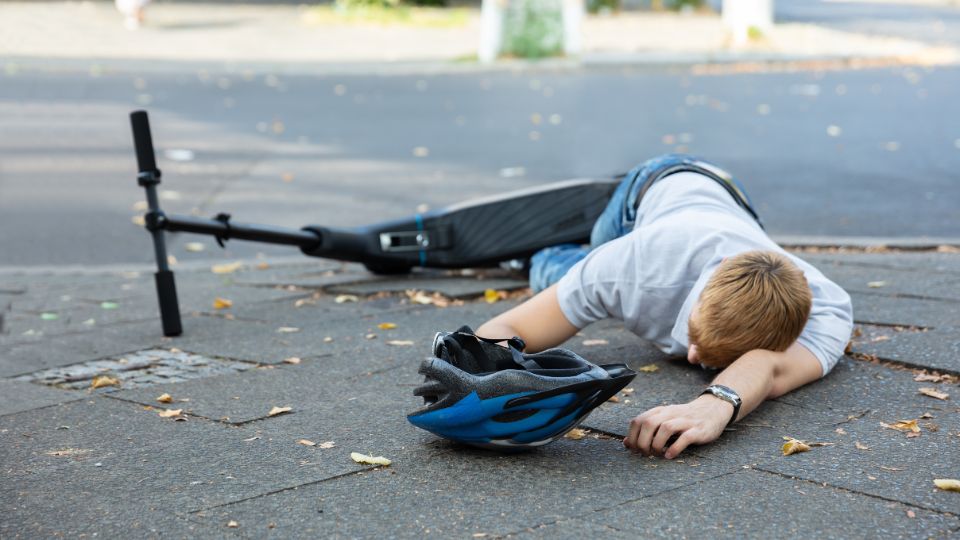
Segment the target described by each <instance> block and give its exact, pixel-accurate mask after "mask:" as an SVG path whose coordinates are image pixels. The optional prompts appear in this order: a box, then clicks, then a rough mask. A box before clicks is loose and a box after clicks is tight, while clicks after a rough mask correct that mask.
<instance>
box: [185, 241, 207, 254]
mask: <svg viewBox="0 0 960 540" xmlns="http://www.w3.org/2000/svg"><path fill="white" fill-rule="evenodd" d="M183 247H184V248H185V249H186V250H187V251H189V252H192V253H199V252H201V251H203V250H204V248H205V247H206V246H204V245H203V244H202V243H201V242H187V243H186V244H185V245H184V246H183Z"/></svg>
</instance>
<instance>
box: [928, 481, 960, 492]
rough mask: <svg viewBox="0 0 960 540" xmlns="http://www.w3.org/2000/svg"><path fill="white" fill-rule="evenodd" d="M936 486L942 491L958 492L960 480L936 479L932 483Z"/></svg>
mask: <svg viewBox="0 0 960 540" xmlns="http://www.w3.org/2000/svg"><path fill="white" fill-rule="evenodd" d="M933 483H934V484H936V486H937V487H938V488H940V489H942V490H944V491H957V492H960V480H954V479H953V478H937V479H935V480H934V481H933Z"/></svg>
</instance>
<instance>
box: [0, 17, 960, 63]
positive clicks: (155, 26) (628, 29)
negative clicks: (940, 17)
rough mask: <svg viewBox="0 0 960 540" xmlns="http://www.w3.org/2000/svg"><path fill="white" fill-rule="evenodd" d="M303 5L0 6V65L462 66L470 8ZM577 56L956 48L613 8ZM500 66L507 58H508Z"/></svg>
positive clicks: (841, 53)
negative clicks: (416, 19) (390, 15)
mask: <svg viewBox="0 0 960 540" xmlns="http://www.w3.org/2000/svg"><path fill="white" fill-rule="evenodd" d="M311 13H312V12H311V11H310V10H309V8H306V7H304V6H269V5H230V6H229V7H227V6H225V5H223V4H193V3H189V4H188V3H175V4H156V5H151V6H149V8H148V11H147V17H148V18H147V24H146V25H145V26H144V27H143V28H141V29H140V30H138V31H128V30H126V29H124V27H123V24H122V18H121V16H120V14H119V13H118V12H117V11H116V9H115V8H114V7H113V4H112V3H107V2H82V3H76V2H49V3H48V2H42V3H40V2H4V3H0V62H5V63H6V64H7V69H8V70H9V69H18V67H20V66H21V65H28V66H32V65H36V64H40V65H47V66H54V67H57V66H64V65H66V66H76V65H81V66H82V67H83V68H84V69H87V68H91V69H102V66H100V64H102V63H111V64H118V63H119V64H124V63H127V64H131V65H136V66H138V67H143V66H144V64H148V66H149V67H151V68H155V69H156V68H161V67H162V66H163V65H164V64H163V63H164V62H174V61H175V62H193V63H203V64H210V63H214V64H219V65H228V66H237V65H239V66H250V65H257V64H263V63H274V64H276V63H281V64H283V65H284V66H285V68H286V69H287V70H310V71H316V70H331V69H341V70H353V71H356V70H368V71H369V70H371V69H374V70H376V69H387V68H390V67H392V68H394V69H396V68H397V67H398V66H406V68H407V69H411V68H414V69H421V70H422V69H427V68H430V69H448V70H449V69H461V70H462V69H471V68H475V67H477V64H476V63H475V60H474V59H475V57H476V48H477V45H478V43H479V31H480V26H479V12H478V11H476V10H474V11H469V12H468V14H467V15H466V16H465V17H464V18H463V21H462V23H459V24H455V25H452V26H445V27H424V26H412V25H397V24H390V25H381V24H347V23H339V24H338V23H336V22H330V21H329V19H328V18H319V19H318V18H317V17H315V16H313V15H311ZM583 39H584V52H583V54H582V55H581V57H580V58H579V59H566V60H564V59H559V60H549V61H546V62H542V63H540V64H538V65H546V66H551V65H552V66H561V67H563V66H577V65H582V64H585V65H610V64H630V65H636V64H675V63H684V64H686V63H713V62H741V61H804V60H808V61H809V60H842V61H853V60H859V61H863V60H872V61H873V62H880V61H882V62H884V63H910V64H921V65H939V64H953V63H956V62H957V61H958V59H960V53H958V51H957V50H955V49H953V48H951V47H948V46H943V45H931V44H927V43H923V42H919V41H910V40H905V39H899V38H892V37H882V36H866V35H858V34H852V33H846V32H840V31H836V30H829V29H826V28H821V27H818V26H815V25H811V24H799V23H790V24H780V25H777V26H776V27H775V28H774V30H773V31H771V32H770V33H769V34H768V35H765V36H763V37H762V38H761V39H759V40H756V41H754V42H751V43H749V44H747V45H746V46H734V45H733V44H731V42H730V39H729V36H728V35H727V32H726V31H725V29H724V27H723V26H722V24H721V22H720V19H719V17H718V16H715V15H703V14H669V13H624V14H620V15H616V16H591V17H588V18H587V19H586V21H585V23H584V25H583ZM500 65H508V66H516V65H517V64H516V63H515V62H506V63H501V64H500Z"/></svg>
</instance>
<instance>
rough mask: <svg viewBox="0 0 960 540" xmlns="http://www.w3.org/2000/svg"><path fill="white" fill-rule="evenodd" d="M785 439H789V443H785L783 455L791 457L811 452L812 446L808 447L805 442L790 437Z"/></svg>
mask: <svg viewBox="0 0 960 540" xmlns="http://www.w3.org/2000/svg"><path fill="white" fill-rule="evenodd" d="M784 438H785V439H787V442H785V443H783V447H782V448H781V450H782V451H783V455H785V456H789V455H790V454H797V453H799V452H807V451H809V450H810V445H808V444H807V443H805V442H803V441H800V440H797V439H793V438H790V437H784Z"/></svg>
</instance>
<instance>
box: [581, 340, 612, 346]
mask: <svg viewBox="0 0 960 540" xmlns="http://www.w3.org/2000/svg"><path fill="white" fill-rule="evenodd" d="M609 343H610V342H609V341H607V340H605V339H585V340H583V346H584V347H593V346H595V345H607V344H609Z"/></svg>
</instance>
